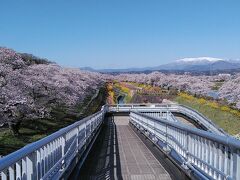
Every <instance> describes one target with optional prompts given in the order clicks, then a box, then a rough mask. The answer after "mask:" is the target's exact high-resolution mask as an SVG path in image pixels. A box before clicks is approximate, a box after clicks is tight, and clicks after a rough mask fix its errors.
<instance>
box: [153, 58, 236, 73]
mask: <svg viewBox="0 0 240 180" xmlns="http://www.w3.org/2000/svg"><path fill="white" fill-rule="evenodd" d="M157 68H158V70H184V71H210V70H227V69H238V68H240V61H234V60H225V59H220V58H212V57H197V58H184V59H179V60H176V61H174V62H172V63H169V64H165V65H160V66H158V67H157Z"/></svg>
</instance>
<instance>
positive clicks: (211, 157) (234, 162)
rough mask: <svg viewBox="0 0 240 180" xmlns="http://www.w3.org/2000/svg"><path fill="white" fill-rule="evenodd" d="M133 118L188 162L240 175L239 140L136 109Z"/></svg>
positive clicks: (222, 174)
mask: <svg viewBox="0 0 240 180" xmlns="http://www.w3.org/2000/svg"><path fill="white" fill-rule="evenodd" d="M130 120H131V121H132V122H133V123H135V124H137V126H140V127H142V128H144V129H145V130H146V131H148V132H149V133H151V134H153V135H154V136H155V137H157V138H159V139H161V141H163V142H164V143H165V144H166V146H167V147H170V148H172V149H174V150H175V151H176V152H177V153H178V154H179V155H180V156H181V157H182V158H183V159H184V160H185V161H186V164H188V163H190V164H191V165H194V166H195V167H198V168H199V169H200V170H202V171H203V172H205V173H206V174H208V175H209V176H210V177H213V178H214V179H215V178H216V179H225V178H232V179H240V141H239V140H237V139H235V138H232V137H230V136H221V135H218V134H214V133H211V132H207V131H203V130H200V129H196V128H192V127H188V126H184V125H182V124H179V123H176V122H173V121H166V120H164V119H159V118H154V117H151V116H148V115H145V114H142V113H139V112H136V111H131V113H130ZM202 148H204V150H203V149H202ZM213 161H215V162H213ZM216 162H218V163H216Z"/></svg>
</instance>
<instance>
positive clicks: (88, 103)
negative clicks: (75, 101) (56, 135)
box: [0, 88, 106, 155]
mask: <svg viewBox="0 0 240 180" xmlns="http://www.w3.org/2000/svg"><path fill="white" fill-rule="evenodd" d="M105 93H106V90H105V88H101V89H100V90H99V92H98V94H96V95H94V96H88V97H86V98H85V100H84V101H83V103H81V104H79V105H78V106H76V107H74V108H71V109H70V108H65V107H59V108H56V109H54V110H53V112H52V117H53V118H51V119H38V120H29V121H25V122H23V123H22V125H21V128H20V131H19V132H20V135H19V136H13V135H12V133H11V132H10V130H9V129H8V128H1V129H0V155H6V154H9V153H11V152H13V151H15V150H17V149H20V148H21V147H23V146H25V145H26V144H29V143H31V142H34V141H37V140H39V139H41V138H43V137H46V136H48V135H49V134H52V133H53V132H55V131H57V130H59V129H61V128H63V127H66V126H68V125H70V124H72V123H74V122H76V120H79V119H81V118H83V117H86V116H88V115H90V114H92V113H94V112H96V111H98V110H99V109H100V108H101V106H102V105H103V104H105V97H106V94H105ZM86 107H87V108H86Z"/></svg>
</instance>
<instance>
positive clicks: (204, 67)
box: [82, 57, 240, 73]
mask: <svg viewBox="0 0 240 180" xmlns="http://www.w3.org/2000/svg"><path fill="white" fill-rule="evenodd" d="M82 69H85V70H90V71H98V72H119V73H120V72H144V71H161V70H162V71H186V72H188V71H194V72H202V71H208V72H209V71H218V70H219V71H222V70H235V69H240V61H239V60H226V59H221V58H213V57H196V58H183V59H178V60H175V61H174V62H171V63H168V64H163V65H160V66H156V67H145V68H129V69H101V70H94V69H90V68H82Z"/></svg>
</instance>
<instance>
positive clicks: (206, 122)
mask: <svg viewBox="0 0 240 180" xmlns="http://www.w3.org/2000/svg"><path fill="white" fill-rule="evenodd" d="M108 106H109V109H112V110H113V109H116V110H118V111H120V110H122V111H131V110H134V109H138V110H144V109H145V108H148V109H147V110H148V111H149V110H150V109H149V108H151V110H156V111H157V110H161V109H162V108H164V109H166V110H169V111H171V112H180V113H183V114H187V115H191V116H192V117H193V118H194V120H196V121H198V122H199V123H201V124H202V125H203V126H205V127H206V128H207V129H208V130H209V131H212V132H215V133H217V134H220V135H221V134H222V135H228V134H227V133H226V132H225V131H224V130H223V129H221V128H220V127H218V126H217V125H216V124H214V123H213V122H212V121H211V120H210V119H208V118H207V117H205V116H204V115H202V114H201V113H199V112H198V111H196V110H194V109H192V108H190V107H188V106H185V105H182V104H178V103H171V104H170V103H166V104H121V105H108Z"/></svg>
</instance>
